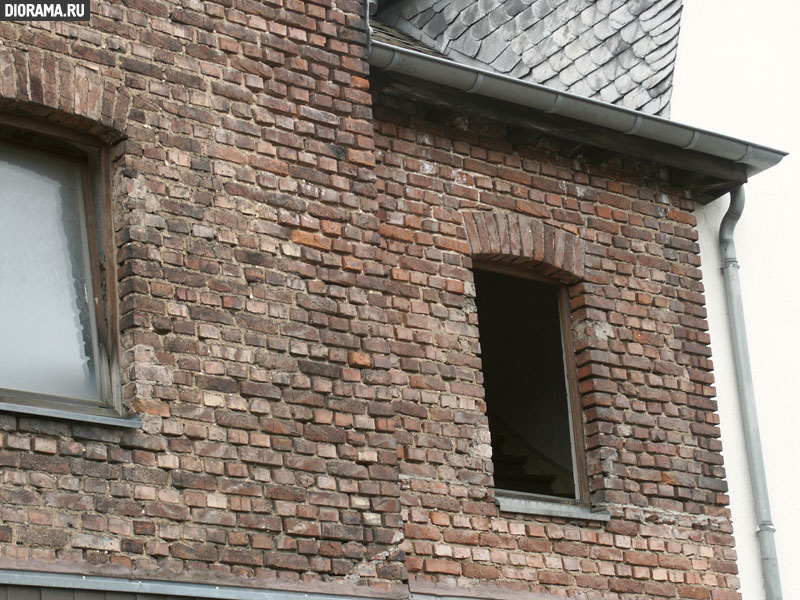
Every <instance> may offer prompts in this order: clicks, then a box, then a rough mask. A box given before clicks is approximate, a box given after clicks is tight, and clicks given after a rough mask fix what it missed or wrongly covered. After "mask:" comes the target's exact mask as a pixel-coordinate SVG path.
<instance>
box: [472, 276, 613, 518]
mask: <svg viewBox="0 0 800 600" xmlns="http://www.w3.org/2000/svg"><path fill="white" fill-rule="evenodd" d="M473 274H474V279H475V290H476V303H477V311H478V327H479V334H480V346H481V359H482V364H483V379H484V389H485V393H486V412H487V416H488V420H489V431H490V435H491V442H492V461H493V466H494V482H495V488H496V496H497V498H498V504H499V505H500V508H501V510H507V511H510V512H530V513H534V514H552V515H556V516H567V517H569V516H573V517H576V518H600V519H604V515H601V516H599V517H598V516H596V513H595V514H593V513H592V512H591V511H590V510H589V498H588V495H589V494H588V485H587V477H586V472H585V460H584V441H583V420H582V417H581V409H580V402H579V395H578V388H577V376H576V373H575V361H574V351H573V349H572V344H571V334H570V320H569V300H568V295H567V290H566V287H565V286H564V285H562V284H558V283H555V282H552V281H550V280H547V279H544V278H539V277H537V276H536V275H535V274H531V273H528V272H524V271H516V270H512V269H511V268H506V267H505V266H504V265H503V264H502V263H485V264H484V263H479V264H477V265H476V266H475V268H474V269H473ZM559 506H560V507H561V508H559Z"/></svg>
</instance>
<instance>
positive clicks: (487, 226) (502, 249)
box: [463, 212, 586, 283]
mask: <svg viewBox="0 0 800 600" xmlns="http://www.w3.org/2000/svg"><path fill="white" fill-rule="evenodd" d="M463 218H464V226H465V228H466V230H467V241H468V243H469V246H470V252H471V254H472V257H473V259H479V260H487V261H499V262H507V263H511V264H519V265H520V266H525V267H530V268H534V269H535V270H536V271H538V272H540V273H543V274H545V275H547V276H549V277H552V278H554V279H557V280H559V281H562V282H564V283H575V282H576V281H580V280H581V279H583V274H584V263H585V253H586V249H585V242H584V241H583V240H582V239H581V238H580V237H578V236H577V235H575V234H573V233H570V232H568V231H565V230H563V229H560V228H558V227H555V226H553V225H550V224H548V223H545V222H543V221H541V220H539V219H535V218H532V217H528V216H525V215H518V214H513V213H499V212H466V213H464V214H463Z"/></svg>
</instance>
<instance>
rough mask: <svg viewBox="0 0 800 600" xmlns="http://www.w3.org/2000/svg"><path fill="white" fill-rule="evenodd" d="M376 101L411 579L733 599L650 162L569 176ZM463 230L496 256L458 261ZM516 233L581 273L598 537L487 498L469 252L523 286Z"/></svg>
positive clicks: (420, 110) (703, 342) (717, 477)
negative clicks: (548, 241) (541, 239)
mask: <svg viewBox="0 0 800 600" xmlns="http://www.w3.org/2000/svg"><path fill="white" fill-rule="evenodd" d="M375 94H376V105H375V107H374V112H375V117H376V145H377V156H378V174H379V182H378V186H379V191H380V196H379V201H380V204H381V208H382V211H381V221H382V222H383V223H384V225H383V226H382V229H381V233H382V234H383V236H384V238H385V239H386V249H387V252H386V254H385V256H384V262H385V263H386V264H388V265H390V266H391V279H392V281H393V282H394V286H395V287H394V290H395V291H394V294H395V295H397V296H399V298H398V299H397V300H396V301H395V302H394V305H393V310H392V311H391V312H390V313H389V318H390V321H391V322H393V323H396V324H397V325H396V326H395V330H394V340H393V341H392V342H391V348H392V351H393V353H394V354H395V355H396V356H397V363H396V365H397V371H398V373H397V374H396V375H395V376H394V379H395V381H396V382H397V388H398V393H399V395H400V396H401V398H402V401H401V402H400V403H399V404H398V408H397V412H398V414H399V415H400V420H401V421H400V422H401V425H400V427H399V434H398V443H399V444H400V452H399V454H400V456H401V461H400V481H401V487H402V490H403V492H402V495H401V500H402V502H403V507H404V512H403V515H404V521H405V534H406V537H405V540H404V542H403V545H402V547H403V549H404V550H405V552H406V553H407V556H408V560H407V563H406V564H407V566H408V569H409V571H410V573H411V574H412V575H416V576H417V579H418V580H419V581H424V582H427V583H435V582H439V583H441V582H448V581H456V582H457V583H458V585H465V586H469V587H470V588H474V586H476V585H480V584H486V583H487V582H490V581H494V582H501V584H502V585H503V586H504V587H509V588H511V589H516V590H527V589H531V590H534V591H545V590H546V591H550V592H553V593H557V594H560V593H562V592H560V591H559V590H558V588H555V587H554V586H570V587H574V588H582V589H584V590H586V589H591V590H597V591H601V590H602V591H606V592H613V593H616V594H631V595H632V596H631V597H639V596H638V595H637V594H641V595H643V596H644V597H648V598H649V597H654V596H663V597H670V598H675V597H680V598H711V597H712V590H713V597H714V598H727V597H737V595H736V594H735V593H734V592H732V591H730V590H731V589H735V588H736V587H737V586H738V581H737V579H736V577H735V573H736V567H735V563H734V559H735V553H734V551H733V549H732V546H733V538H732V536H731V526H730V522H729V513H728V509H727V508H726V505H727V500H728V499H727V497H726V495H725V493H724V492H725V490H726V484H725V482H724V481H723V478H724V469H723V468H722V466H721V464H722V459H721V456H720V454H719V451H720V444H719V440H718V436H719V430H718V428H717V423H718V420H717V415H716V413H715V412H714V411H715V407H716V403H715V401H714V400H713V399H712V398H713V395H714V392H713V388H712V387H711V384H712V383H713V379H712V376H711V373H710V370H711V362H710V351H709V348H708V342H709V339H708V335H707V333H706V322H705V320H704V319H705V308H704V306H703V304H704V299H703V296H702V291H703V287H702V283H701V282H700V270H699V263H700V261H699V255H698V253H699V247H698V244H697V234H696V231H695V230H694V229H693V227H694V224H695V218H694V216H693V215H692V209H693V203H692V201H691V200H690V199H689V197H688V196H687V194H686V192H685V191H682V190H679V189H675V188H673V187H671V186H670V185H668V184H667V183H666V177H665V173H664V172H663V171H660V170H658V169H654V168H653V167H652V166H651V165H647V164H643V163H641V162H636V161H632V160H631V161H627V160H622V159H614V160H608V161H606V162H605V163H604V164H590V163H588V164H587V162H586V161H585V159H582V158H573V159H569V158H566V157H565V156H564V154H565V153H566V149H564V148H561V147H560V146H559V144H558V143H557V142H556V141H554V140H551V139H547V138H539V139H538V140H537V139H534V141H533V144H517V145H514V144H512V143H511V142H509V141H507V140H508V137H509V133H512V134H513V133H515V132H510V131H508V130H507V129H506V128H505V127H504V126H502V125H500V124H497V123H492V122H487V121H485V120H482V119H480V118H476V117H468V118H464V117H462V116H456V117H454V118H453V119H452V120H451V122H450V123H449V124H445V125H442V123H441V118H440V117H441V115H442V111H441V110H440V109H438V108H437V109H433V108H432V107H430V106H425V105H424V104H415V103H413V102H411V101H409V100H407V99H404V98H402V97H400V96H399V95H398V94H396V93H394V90H393V89H392V86H391V85H389V86H388V88H387V89H382V88H381V86H380V85H376V86H375ZM429 115H432V116H429ZM512 137H513V136H512ZM517 137H518V136H517ZM473 214H474V215H478V216H479V217H480V218H481V219H483V220H486V221H489V220H492V221H494V223H495V224H494V225H490V226H486V227H485V229H486V230H487V231H489V232H490V233H492V232H496V233H493V234H492V235H491V236H490V239H491V238H494V239H496V240H497V241H496V244H495V246H494V247H492V245H491V244H490V243H489V244H484V245H485V246H486V247H485V248H477V249H476V248H475V247H472V248H470V240H469V238H470V234H469V230H470V229H471V228H474V225H472V226H470V223H469V221H470V220H473V219H475V218H477V217H472V216H471V215H473ZM498 215H500V216H501V218H496V217H497V216H498ZM531 223H533V225H534V227H533V228H534V234H533V237H534V238H535V237H536V233H535V231H536V227H537V226H538V227H539V229H540V230H541V228H542V227H544V228H545V231H546V230H547V229H548V228H551V229H556V230H561V231H563V232H564V234H565V236H566V239H569V238H572V237H574V235H577V236H578V237H579V238H580V240H581V243H582V244H583V245H584V247H583V249H582V252H584V253H585V255H584V256H583V257H582V258H583V260H582V261H580V264H579V263H578V262H575V263H574V264H573V265H572V266H568V265H567V264H566V263H567V262H568V261H567V260H566V259H564V258H563V255H562V258H551V259H547V260H545V261H544V263H545V266H547V267H553V266H556V267H558V268H556V269H553V268H550V269H549V274H550V275H551V277H552V276H555V277H556V278H559V277H560V278H561V279H563V280H566V281H570V280H571V279H573V278H571V277H569V274H570V273H574V272H575V271H580V273H579V275H580V276H581V280H580V281H578V282H577V283H572V285H570V288H569V292H570V298H571V309H572V315H571V317H572V330H573V342H574V344H575V346H576V348H575V350H576V361H577V366H578V376H579V380H580V381H579V386H580V391H581V398H582V402H583V408H584V411H583V412H584V418H585V435H586V449H587V463H588V471H589V485H590V489H591V493H592V499H593V502H594V503H596V504H600V505H604V506H606V507H607V508H608V510H609V511H610V512H611V514H612V516H613V518H612V520H611V522H610V523H608V524H607V525H594V526H593V525H587V524H585V523H581V522H574V523H573V522H567V521H564V520H558V519H556V520H553V519H548V518H535V517H514V516H513V515H507V514H502V515H501V514H499V512H498V509H497V508H496V506H495V504H494V502H493V490H492V487H491V477H490V473H491V466H490V459H489V456H490V449H489V447H488V443H489V439H488V429H487V421H486V418H485V415H484V412H485V406H484V404H483V402H482V387H481V385H480V384H481V374H480V361H479V357H478V352H477V348H478V331H477V326H476V325H477V317H476V310H475V304H474V287H473V279H472V274H471V271H470V267H471V264H472V257H471V254H472V255H476V254H478V255H481V256H482V257H485V256H489V255H494V256H495V257H499V256H502V255H506V258H507V259H508V260H510V262H514V263H520V262H523V263H525V264H527V266H523V267H522V268H528V269H530V268H534V269H539V270H541V265H540V266H539V267H536V266H535V265H536V264H537V263H536V262H534V261H520V258H524V257H525V252H523V251H521V249H520V247H519V244H517V246H516V247H515V245H514V243H513V239H514V238H515V237H517V238H518V237H519V234H518V233H516V234H515V233H514V231H515V230H523V229H524V228H525V227H528V228H529V229H530V228H531ZM493 228H494V229H493ZM478 229H479V230H480V226H479V227H478ZM573 234H574V235H573ZM540 235H541V234H540ZM508 240H512V241H511V242H509V241H508ZM472 245H473V246H474V245H475V244H474V243H473V244H472ZM478 245H480V243H479V244H478ZM567 245H568V244H565V246H567ZM557 246H558V244H556V247H557ZM535 258H537V260H538V261H541V260H542V259H543V258H544V257H543V256H537V257H535ZM562 263H563V264H562ZM575 265H578V266H575ZM559 274H560V275H559ZM564 275H567V276H566V277H564ZM573 280H574V279H573ZM410 342H413V343H410ZM714 588H717V589H714ZM613 593H612V594H611V595H610V596H609V597H620V596H617V595H615V594H613ZM625 597H628V596H625Z"/></svg>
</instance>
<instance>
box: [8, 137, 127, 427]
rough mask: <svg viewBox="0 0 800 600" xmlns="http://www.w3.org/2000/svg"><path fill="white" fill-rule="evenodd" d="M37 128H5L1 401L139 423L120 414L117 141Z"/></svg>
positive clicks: (12, 406)
mask: <svg viewBox="0 0 800 600" xmlns="http://www.w3.org/2000/svg"><path fill="white" fill-rule="evenodd" d="M37 129H38V130H39V131H32V130H30V129H20V128H12V127H4V128H3V129H2V130H0V214H2V215H3V217H2V223H3V235H2V236H0V409H2V410H6V411H13V412H23V413H27V414H37V415H47V416H54V417H61V418H67V419H77V420H82V421H90V422H100V423H103V422H105V423H109V424H117V425H128V426H136V424H135V423H132V422H131V420H127V419H121V418H120V417H121V413H122V402H121V394H120V382H119V374H118V371H119V367H118V356H119V351H118V347H119V340H118V329H117V325H116V324H117V308H116V297H117V294H116V271H115V269H114V263H115V261H114V256H115V253H114V243H113V242H114V240H113V227H112V224H111V211H110V165H109V149H108V148H107V147H103V146H101V145H90V144H87V143H86V139H84V137H83V136H80V135H77V134H76V135H75V136H74V138H72V139H70V138H69V137H55V136H50V135H43V134H42V133H41V129H42V128H41V125H39V124H38V123H37ZM87 137H88V136H87Z"/></svg>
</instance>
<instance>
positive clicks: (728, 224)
mask: <svg viewBox="0 0 800 600" xmlns="http://www.w3.org/2000/svg"><path fill="white" fill-rule="evenodd" d="M744 204H745V197H744V187H743V186H739V187H737V188H735V189H734V190H733V191H732V192H731V203H730V206H729V208H728V211H727V212H726V213H725V216H724V217H723V219H722V223H721V224H720V227H719V249H720V253H721V255H722V277H723V279H724V280H725V300H726V303H727V306H728V324H729V326H730V334H731V346H732V349H733V361H734V367H735V370H736V388H737V392H738V395H739V409H740V411H741V415H742V427H743V429H744V440H745V452H746V454H747V467H748V470H749V472H750V487H751V490H752V494H753V503H754V505H755V513H756V520H757V521H758V525H757V529H756V537H757V538H758V545H759V549H760V552H761V570H762V576H763V579H764V591H765V593H766V599H767V600H781V598H782V597H783V595H782V593H781V580H780V572H779V571H778V553H777V550H776V547H775V526H774V525H773V523H772V515H771V511H770V507H769V494H768V493H767V475H766V471H765V469H764V454H763V451H762V448H761V435H760V433H759V430H758V415H757V413H756V402H755V390H754V388H753V373H752V370H751V368H750V352H749V350H748V347H747V332H746V331H745V324H744V308H743V305H742V289H741V286H740V283H739V261H738V260H737V258H736V246H735V244H734V242H733V230H734V228H735V227H736V224H737V223H738V222H739V218H740V217H741V216H742V212H743V211H744Z"/></svg>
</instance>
